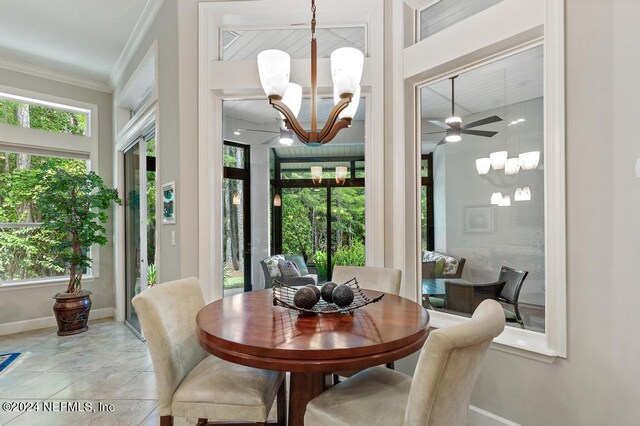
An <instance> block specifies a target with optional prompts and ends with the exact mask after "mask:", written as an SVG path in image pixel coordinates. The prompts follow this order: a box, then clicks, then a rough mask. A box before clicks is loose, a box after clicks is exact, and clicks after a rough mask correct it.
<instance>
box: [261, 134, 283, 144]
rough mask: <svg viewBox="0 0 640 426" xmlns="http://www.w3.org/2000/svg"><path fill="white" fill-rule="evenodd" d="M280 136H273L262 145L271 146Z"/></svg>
mask: <svg viewBox="0 0 640 426" xmlns="http://www.w3.org/2000/svg"><path fill="white" fill-rule="evenodd" d="M279 137H280V135H276V136H272V137H270V138H269V139H267V140H266V141H264V142H262V143H261V144H260V145H269V144H271V143H272V142H273V140H274V139H277V138H279Z"/></svg>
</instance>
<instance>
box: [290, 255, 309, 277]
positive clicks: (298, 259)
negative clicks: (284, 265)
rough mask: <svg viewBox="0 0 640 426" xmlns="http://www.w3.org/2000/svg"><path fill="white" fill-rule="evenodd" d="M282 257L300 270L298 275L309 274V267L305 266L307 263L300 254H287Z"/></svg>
mask: <svg viewBox="0 0 640 426" xmlns="http://www.w3.org/2000/svg"><path fill="white" fill-rule="evenodd" d="M284 258H285V259H287V260H290V261H292V262H293V263H295V264H296V266H297V267H298V271H300V275H308V274H309V268H307V264H306V263H305V261H304V257H302V255H301V254H288V255H286V256H285V257H284Z"/></svg>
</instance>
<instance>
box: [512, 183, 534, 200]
mask: <svg viewBox="0 0 640 426" xmlns="http://www.w3.org/2000/svg"><path fill="white" fill-rule="evenodd" d="M513 199H514V200H515V201H530V200H531V188H529V187H528V186H525V187H524V188H516V193H515V194H514V197H513Z"/></svg>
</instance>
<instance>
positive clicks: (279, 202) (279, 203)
mask: <svg viewBox="0 0 640 426" xmlns="http://www.w3.org/2000/svg"><path fill="white" fill-rule="evenodd" d="M280 206H282V197H281V196H280V194H276V195H274V196H273V207H280Z"/></svg>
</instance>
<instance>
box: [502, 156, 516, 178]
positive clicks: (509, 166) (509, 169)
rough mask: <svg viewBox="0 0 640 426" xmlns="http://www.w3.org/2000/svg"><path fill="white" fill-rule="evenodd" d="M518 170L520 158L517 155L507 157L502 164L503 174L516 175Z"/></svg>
mask: <svg viewBox="0 0 640 426" xmlns="http://www.w3.org/2000/svg"><path fill="white" fill-rule="evenodd" d="M518 172H520V160H519V159H518V158H517V157H513V158H508V159H507V162H506V163H505V165H504V174H505V175H517V174H518Z"/></svg>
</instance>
